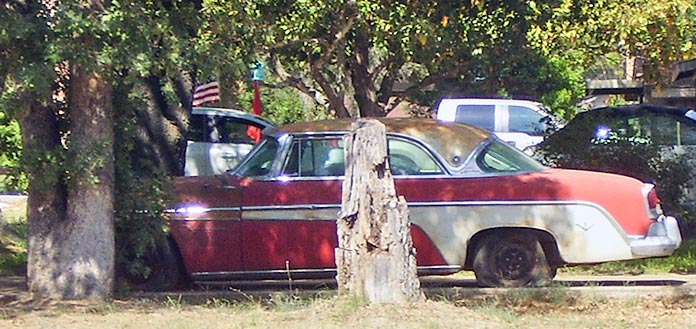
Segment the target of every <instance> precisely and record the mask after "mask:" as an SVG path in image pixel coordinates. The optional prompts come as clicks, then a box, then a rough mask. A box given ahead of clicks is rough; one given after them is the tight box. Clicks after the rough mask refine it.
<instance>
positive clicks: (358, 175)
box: [336, 120, 424, 303]
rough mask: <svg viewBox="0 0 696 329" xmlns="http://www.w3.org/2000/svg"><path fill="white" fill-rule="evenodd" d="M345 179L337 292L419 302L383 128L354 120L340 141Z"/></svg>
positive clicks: (403, 208)
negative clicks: (342, 144)
mask: <svg viewBox="0 0 696 329" xmlns="http://www.w3.org/2000/svg"><path fill="white" fill-rule="evenodd" d="M344 145H345V150H346V177H345V180H344V182H343V204H342V209H341V214H340V215H339V219H338V223H337V226H338V228H337V229H338V248H336V266H337V269H338V273H337V277H336V279H337V281H338V286H339V289H340V290H347V291H349V292H351V293H353V294H355V295H358V296H363V297H365V298H367V299H368V300H369V301H370V302H378V303H401V302H413V301H420V300H423V299H424V295H423V293H422V291H421V289H420V281H419V280H418V276H417V272H416V251H415V249H414V247H413V242H412V240H411V231H410V222H409V214H408V207H407V206H406V201H405V200H404V199H403V197H399V198H397V197H396V191H395V189H394V180H393V178H392V176H391V172H390V171H389V167H388V163H387V140H386V134H385V128H384V125H382V124H381V123H380V122H378V121H374V120H360V121H358V122H356V123H355V124H354V126H353V131H352V132H351V133H350V134H348V135H346V137H344Z"/></svg>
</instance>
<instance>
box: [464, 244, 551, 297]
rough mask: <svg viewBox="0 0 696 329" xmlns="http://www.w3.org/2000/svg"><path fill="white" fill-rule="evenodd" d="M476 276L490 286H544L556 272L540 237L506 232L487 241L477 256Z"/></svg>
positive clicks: (480, 245)
mask: <svg viewBox="0 0 696 329" xmlns="http://www.w3.org/2000/svg"><path fill="white" fill-rule="evenodd" d="M474 273H475V274H476V281H478V283H479V284H480V285H482V286H486V287H524V286H530V287H541V286H548V285H549V284H551V280H552V279H553V276H554V274H555V271H553V270H552V269H551V268H550V267H549V264H548V262H547V261H546V255H545V254H544V249H543V248H542V247H541V243H539V240H538V239H537V238H536V237H534V236H533V235H527V234H524V233H516V234H512V233H505V234H490V235H487V236H486V237H484V238H483V240H482V241H481V243H480V244H479V247H478V250H477V251H476V256H475V257H474Z"/></svg>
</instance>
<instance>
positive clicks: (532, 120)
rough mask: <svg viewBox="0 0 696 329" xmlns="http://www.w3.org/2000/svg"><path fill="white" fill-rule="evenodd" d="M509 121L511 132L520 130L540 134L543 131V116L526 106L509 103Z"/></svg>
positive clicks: (534, 134) (530, 133)
mask: <svg viewBox="0 0 696 329" xmlns="http://www.w3.org/2000/svg"><path fill="white" fill-rule="evenodd" d="M508 113H509V122H508V127H509V130H510V131H511V132H521V133H526V134H529V135H532V136H541V135H543V132H544V131H545V127H543V122H542V121H543V120H542V119H543V118H544V116H543V115H541V113H539V112H536V111H534V110H532V109H530V108H528V107H524V106H516V105H510V106H508Z"/></svg>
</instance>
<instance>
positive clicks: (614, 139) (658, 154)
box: [526, 104, 696, 212]
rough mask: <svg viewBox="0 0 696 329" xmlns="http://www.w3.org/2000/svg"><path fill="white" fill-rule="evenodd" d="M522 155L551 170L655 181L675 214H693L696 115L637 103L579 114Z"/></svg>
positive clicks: (660, 106)
mask: <svg viewBox="0 0 696 329" xmlns="http://www.w3.org/2000/svg"><path fill="white" fill-rule="evenodd" d="M526 152H527V153H528V154H529V153H532V154H534V156H535V157H536V158H537V159H539V160H541V161H542V162H543V163H545V164H547V165H551V166H556V167H562V168H573V169H585V170H599V171H605V172H611V173H618V174H622V175H629V176H633V177H636V178H638V179H640V180H642V181H648V182H655V183H656V184H657V186H658V189H659V190H660V195H662V196H663V197H666V198H667V200H668V201H667V202H666V203H667V206H668V207H669V209H670V210H674V211H678V212H681V211H696V207H695V206H694V205H696V202H695V200H696V193H694V191H696V189H695V188H696V179H694V178H693V177H694V175H693V172H692V170H693V168H696V161H694V159H695V157H694V155H696V112H695V111H693V110H692V109H688V108H678V107H670V106H662V105H651V104H636V105H622V106H612V107H605V108H599V109H594V110H590V111H586V112H582V113H579V114H578V115H577V116H576V117H575V118H573V119H572V120H571V121H570V122H568V124H566V126H565V127H564V128H563V129H561V130H559V131H557V132H555V133H554V134H552V135H550V136H548V137H547V138H546V139H545V140H544V141H543V142H542V143H541V144H539V145H537V146H536V147H535V148H534V149H533V150H526Z"/></svg>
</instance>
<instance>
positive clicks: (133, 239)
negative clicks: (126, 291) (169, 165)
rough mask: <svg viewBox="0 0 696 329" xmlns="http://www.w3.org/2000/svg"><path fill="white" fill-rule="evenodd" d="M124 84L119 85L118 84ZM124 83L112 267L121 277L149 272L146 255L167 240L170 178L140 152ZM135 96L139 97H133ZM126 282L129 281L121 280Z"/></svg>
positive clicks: (117, 126) (117, 145)
mask: <svg viewBox="0 0 696 329" xmlns="http://www.w3.org/2000/svg"><path fill="white" fill-rule="evenodd" d="M121 88H123V89H121ZM129 89H130V87H129V86H128V85H121V86H120V88H119V89H118V90H121V91H123V94H122V95H120V96H119V97H116V98H115V101H116V102H115V104H116V105H117V107H118V108H119V112H118V113H117V116H116V123H115V129H116V130H117V131H120V132H121V133H120V134H118V135H117V136H116V140H115V144H114V147H115V150H114V153H115V157H116V160H115V172H116V175H115V176H116V177H117V179H116V181H115V191H116V193H115V195H116V205H115V209H116V213H115V228H116V239H115V241H116V269H117V273H118V279H119V280H127V279H129V278H136V277H147V276H148V275H149V273H150V271H151V268H150V267H149V266H151V264H148V262H147V260H146V256H147V255H148V253H149V252H151V251H153V250H154V249H155V248H156V247H157V246H160V245H167V243H168V240H167V237H168V227H167V218H166V216H165V213H164V211H165V209H166V207H167V205H169V204H171V200H172V199H171V196H172V195H171V193H172V186H171V183H172V181H171V177H170V176H169V175H167V174H166V172H164V171H163V170H162V168H161V167H160V166H159V164H158V163H157V162H156V159H153V158H151V157H147V156H142V149H140V148H138V143H140V141H139V139H138V138H137V135H138V130H137V129H135V127H136V126H137V120H138V116H137V113H136V111H137V107H136V106H135V105H136V104H137V103H133V102H132V101H129V99H128V94H127V92H126V91H125V90H129ZM134 99H135V100H137V99H138V98H137V97H135V98H134ZM120 283H122V284H127V282H120Z"/></svg>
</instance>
